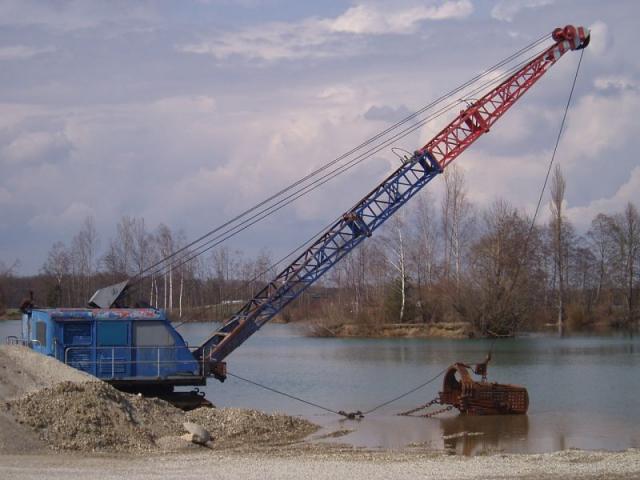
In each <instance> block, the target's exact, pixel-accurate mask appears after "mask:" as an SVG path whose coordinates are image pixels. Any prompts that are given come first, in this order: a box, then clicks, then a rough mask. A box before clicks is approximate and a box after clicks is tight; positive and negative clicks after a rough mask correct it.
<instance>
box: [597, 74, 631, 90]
mask: <svg viewBox="0 0 640 480" xmlns="http://www.w3.org/2000/svg"><path fill="white" fill-rule="evenodd" d="M593 85H594V86H595V87H596V88H597V89H598V90H637V89H638V87H640V83H639V82H638V81H636V80H634V79H632V78H631V77H630V76H628V75H607V76H602V77H596V79H595V80H594V81H593Z"/></svg>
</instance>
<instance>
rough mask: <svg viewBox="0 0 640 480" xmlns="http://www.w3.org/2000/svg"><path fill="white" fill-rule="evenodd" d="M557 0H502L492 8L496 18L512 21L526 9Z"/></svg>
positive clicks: (492, 13)
mask: <svg viewBox="0 0 640 480" xmlns="http://www.w3.org/2000/svg"><path fill="white" fill-rule="evenodd" d="M554 1H555V0H501V1H499V2H498V3H497V4H496V5H494V7H493V8H492V9H491V16H492V17H493V18H495V19H496V20H502V21H504V22H512V21H513V19H514V18H515V16H516V15H517V14H518V13H520V12H521V11H522V10H525V9H534V8H539V7H544V6H546V5H551V4H553V3H554Z"/></svg>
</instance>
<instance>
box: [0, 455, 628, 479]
mask: <svg viewBox="0 0 640 480" xmlns="http://www.w3.org/2000/svg"><path fill="white" fill-rule="evenodd" d="M0 478H3V479H16V480H23V479H24V480H26V479H38V480H40V479H42V478H47V480H56V479H65V480H67V479H69V478H83V479H92V478H100V479H105V480H108V479H121V478H127V479H130V480H143V479H144V480H146V479H154V480H155V479H160V478H162V479H167V480H168V479H180V480H188V479H194V480H195V479H198V480H201V479H203V478H207V479H233V480H237V479H246V480H251V479H256V480H257V479H260V480H264V479H270V478H277V479H295V480H302V479H325V478H326V479H336V478H344V479H366V480H377V479H394V480H402V479H412V480H414V479H416V478H424V479H438V480H440V479H510V478H522V479H574V478H576V479H614V480H615V479H622V478H624V479H637V478H640V451H638V450H629V451H626V452H619V453H603V452H582V451H565V452H559V453H553V454H544V455H495V456H486V457H458V456H448V455H443V454H431V455H425V454H417V453H410V452H409V453H392V452H361V451H355V452H353V451H331V452H314V451H308V452H300V451H295V450H294V451H291V452H290V453H287V452H280V454H274V453H273V452H271V453H242V454H238V453H224V452H206V451H204V452H198V453H190V454H171V455H158V456H156V455H151V456H145V457H131V456H128V457H125V456H117V457H104V456H89V457H87V456H82V457H79V456H73V455H63V454H56V455H18V456H11V455H4V456H1V455H0Z"/></svg>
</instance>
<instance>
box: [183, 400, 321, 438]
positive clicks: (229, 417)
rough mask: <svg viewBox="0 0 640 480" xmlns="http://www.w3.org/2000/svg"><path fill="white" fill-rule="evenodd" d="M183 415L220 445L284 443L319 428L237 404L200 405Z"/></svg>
mask: <svg viewBox="0 0 640 480" xmlns="http://www.w3.org/2000/svg"><path fill="white" fill-rule="evenodd" d="M185 416H186V418H187V419H188V421H190V422H193V423H197V424H199V425H202V426H203V427H204V428H205V429H207V430H208V431H209V433H211V436H212V437H213V439H214V444H215V445H216V446H220V447H236V446H246V445H249V446H254V447H259V446H268V447H273V446H276V445H285V444H290V443H293V442H296V441H300V440H302V439H303V438H304V437H306V436H307V435H310V434H311V433H313V432H315V431H316V430H318V426H317V425H315V424H313V423H311V422H309V421H307V420H304V419H302V418H296V417H290V416H288V415H282V414H278V413H275V414H266V413H264V412H259V411H257V410H242V409H239V408H222V409H217V408H199V409H197V410H193V411H191V412H187V413H186V415H185Z"/></svg>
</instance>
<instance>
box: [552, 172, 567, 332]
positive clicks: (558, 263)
mask: <svg viewBox="0 0 640 480" xmlns="http://www.w3.org/2000/svg"><path fill="white" fill-rule="evenodd" d="M566 187H567V183H566V181H565V179H564V175H563V174H562V170H561V169H560V167H559V166H557V165H556V168H555V169H554V171H553V176H552V177H551V204H550V208H551V223H550V229H551V232H552V249H553V257H554V262H555V275H556V276H557V279H558V283H557V285H556V288H557V289H558V323H557V325H558V335H560V336H562V335H564V308H565V305H564V300H565V280H566V278H565V277H566V267H567V256H568V255H567V241H566V224H567V220H566V219H565V218H564V215H563V210H562V208H563V205H562V204H563V202H564V195H565V190H566Z"/></svg>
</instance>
